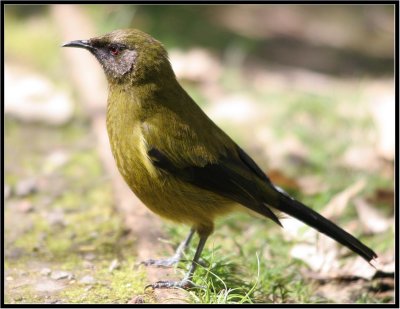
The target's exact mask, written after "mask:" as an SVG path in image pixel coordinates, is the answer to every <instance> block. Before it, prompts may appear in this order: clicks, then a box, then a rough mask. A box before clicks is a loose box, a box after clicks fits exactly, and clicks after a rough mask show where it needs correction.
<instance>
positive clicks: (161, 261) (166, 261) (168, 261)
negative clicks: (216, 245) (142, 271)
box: [140, 228, 194, 267]
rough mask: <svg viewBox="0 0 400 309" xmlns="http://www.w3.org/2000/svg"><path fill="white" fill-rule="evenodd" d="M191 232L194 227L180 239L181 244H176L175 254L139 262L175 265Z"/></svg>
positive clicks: (163, 265)
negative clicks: (182, 239)
mask: <svg viewBox="0 0 400 309" xmlns="http://www.w3.org/2000/svg"><path fill="white" fill-rule="evenodd" d="M193 234H194V229H193V228H191V229H190V232H189V234H188V235H187V237H186V238H185V240H184V241H182V242H181V244H180V245H179V246H178V248H177V249H176V251H175V254H174V255H173V256H171V257H169V258H166V259H159V260H155V259H148V260H146V261H143V262H141V263H140V264H144V265H146V266H150V265H154V266H157V267H171V266H173V265H175V264H176V263H178V262H179V261H180V260H181V258H182V254H183V252H184V251H185V249H186V248H187V247H188V245H189V243H190V241H191V240H192V237H193Z"/></svg>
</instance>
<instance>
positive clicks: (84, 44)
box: [61, 40, 93, 50]
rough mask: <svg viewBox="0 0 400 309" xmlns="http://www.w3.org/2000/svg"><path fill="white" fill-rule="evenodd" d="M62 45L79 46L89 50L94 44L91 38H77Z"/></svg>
mask: <svg viewBox="0 0 400 309" xmlns="http://www.w3.org/2000/svg"><path fill="white" fill-rule="evenodd" d="M61 47H78V48H84V49H87V50H91V49H93V46H92V44H90V41H89V40H76V41H71V42H67V43H64V44H63V45H61Z"/></svg>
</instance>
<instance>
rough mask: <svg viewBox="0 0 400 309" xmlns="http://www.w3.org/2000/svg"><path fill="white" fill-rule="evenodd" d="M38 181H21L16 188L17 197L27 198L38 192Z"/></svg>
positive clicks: (29, 179)
mask: <svg viewBox="0 0 400 309" xmlns="http://www.w3.org/2000/svg"><path fill="white" fill-rule="evenodd" d="M36 190H37V181H36V179H35V178H27V179H23V180H21V181H19V182H18V183H17V185H16V186H15V195H17V196H21V197H22V196H27V195H29V194H31V193H34V192H36Z"/></svg>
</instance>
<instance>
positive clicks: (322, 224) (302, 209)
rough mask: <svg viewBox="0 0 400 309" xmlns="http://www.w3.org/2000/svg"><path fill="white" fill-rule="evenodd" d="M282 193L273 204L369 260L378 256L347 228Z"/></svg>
mask: <svg viewBox="0 0 400 309" xmlns="http://www.w3.org/2000/svg"><path fill="white" fill-rule="evenodd" d="M279 193H280V197H279V202H278V204H277V205H271V206H273V207H275V208H277V209H278V210H280V211H282V212H284V213H286V214H288V215H290V216H293V217H295V218H297V219H299V220H300V221H303V222H304V223H306V224H307V225H309V226H311V227H313V228H315V229H316V230H318V231H319V232H321V233H324V234H325V235H328V236H329V237H331V238H333V239H334V240H336V241H337V242H339V243H341V244H342V245H344V246H346V247H347V248H349V249H350V250H352V251H354V252H355V253H357V254H358V255H360V256H361V257H363V258H364V259H365V260H366V261H367V262H370V261H371V260H373V259H375V258H377V257H378V256H377V255H376V253H375V252H374V251H372V250H371V249H370V248H368V247H367V246H366V245H364V244H363V243H362V242H360V241H359V240H358V239H357V238H355V237H354V236H352V235H351V234H349V233H347V232H346V231H345V230H343V229H341V228H340V227H338V226H337V225H336V224H334V223H333V222H331V221H329V220H328V219H326V218H324V217H323V216H321V215H320V214H319V213H317V212H315V211H314V210H312V209H311V208H309V207H307V206H305V205H304V204H302V203H300V202H298V201H296V200H294V199H292V198H291V197H289V196H286V195H284V194H283V193H281V192H279Z"/></svg>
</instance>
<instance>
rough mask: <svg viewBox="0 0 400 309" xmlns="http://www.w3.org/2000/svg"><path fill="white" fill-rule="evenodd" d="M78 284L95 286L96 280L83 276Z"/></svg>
mask: <svg viewBox="0 0 400 309" xmlns="http://www.w3.org/2000/svg"><path fill="white" fill-rule="evenodd" d="M79 283H82V284H95V283H96V279H94V278H93V277H92V276H89V275H87V276H84V277H82V278H81V280H79Z"/></svg>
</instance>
